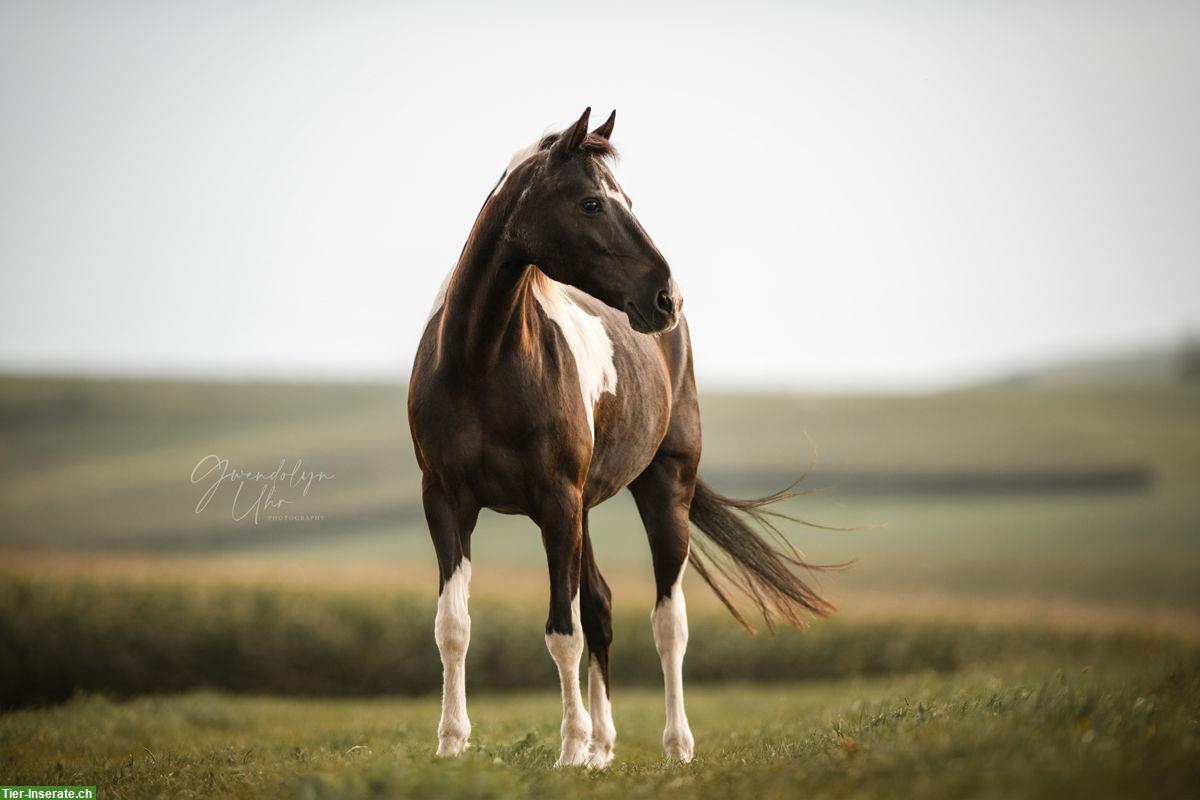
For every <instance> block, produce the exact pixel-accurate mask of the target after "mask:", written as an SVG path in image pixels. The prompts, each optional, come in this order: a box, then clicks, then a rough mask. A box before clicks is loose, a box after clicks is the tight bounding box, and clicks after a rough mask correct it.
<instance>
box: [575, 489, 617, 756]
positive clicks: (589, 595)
mask: <svg viewBox="0 0 1200 800" xmlns="http://www.w3.org/2000/svg"><path fill="white" fill-rule="evenodd" d="M579 615H580V619H581V621H582V623H583V635H584V638H586V639H587V646H588V713H589V714H591V717H592V740H591V743H590V744H589V745H588V761H587V764H588V766H589V767H595V768H603V767H607V766H608V765H609V763H610V762H611V761H612V758H613V745H614V744H615V743H616V740H617V729H616V727H615V726H614V725H613V719H612V703H611V701H610V698H609V680H608V648H609V645H611V644H612V592H610V591H609V588H608V584H607V583H605V582H604V577H603V576H602V575H601V574H600V568H599V566H597V564H596V556H595V554H594V553H593V552H592V540H591V536H590V535H589V533H588V518H587V512H586V511H585V512H584V514H583V563H582V567H581V570H580V578H579Z"/></svg>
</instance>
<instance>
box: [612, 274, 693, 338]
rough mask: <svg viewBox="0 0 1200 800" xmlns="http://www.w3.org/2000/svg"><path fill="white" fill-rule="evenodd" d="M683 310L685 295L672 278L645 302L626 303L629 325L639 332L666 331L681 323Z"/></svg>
mask: <svg viewBox="0 0 1200 800" xmlns="http://www.w3.org/2000/svg"><path fill="white" fill-rule="evenodd" d="M682 311H683V296H682V295H681V294H680V293H679V287H678V286H677V285H676V283H675V281H674V280H673V279H672V280H671V282H670V283H668V284H667V286H666V287H665V288H663V289H659V290H658V291H656V292H654V293H653V295H652V296H651V297H650V298H647V299H646V300H645V301H643V302H640V303H638V302H633V301H630V302H629V303H626V304H625V314H626V316H628V317H629V325H630V327H632V328H633V329H634V330H635V331H637V332H638V333H664V332H666V331H669V330H672V329H673V328H674V327H675V326H676V325H678V324H679V317H680V314H681V313H682Z"/></svg>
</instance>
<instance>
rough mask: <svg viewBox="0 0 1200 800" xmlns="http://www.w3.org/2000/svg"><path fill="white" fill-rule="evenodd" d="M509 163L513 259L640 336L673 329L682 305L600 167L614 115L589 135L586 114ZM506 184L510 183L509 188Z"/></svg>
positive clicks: (625, 200) (508, 235)
mask: <svg viewBox="0 0 1200 800" xmlns="http://www.w3.org/2000/svg"><path fill="white" fill-rule="evenodd" d="M590 112H591V109H590V108H589V109H587V110H586V111H584V112H583V116H581V117H580V118H579V120H578V121H577V122H576V123H575V124H574V125H572V126H571V127H569V128H567V129H566V130H565V131H563V132H562V133H560V134H551V135H549V136H546V137H544V138H543V139H542V140H541V141H540V142H539V143H538V145H537V147H536V149H535V150H534V152H533V153H532V154H531V155H528V156H527V157H525V158H524V159H523V160H520V158H521V156H522V155H524V154H519V155H518V157H517V158H515V159H514V161H515V162H517V163H516V164H515V165H514V166H512V167H510V170H509V172H510V173H511V174H509V173H506V175H505V177H504V178H503V179H501V184H500V186H499V187H498V188H497V192H499V191H500V190H501V189H503V190H504V191H506V192H513V193H516V194H517V195H518V197H517V199H516V201H515V205H514V207H513V211H512V213H511V214H510V216H509V217H508V222H507V225H506V227H505V239H506V242H507V244H508V245H509V246H510V247H511V248H513V251H514V253H515V254H516V257H517V258H518V259H519V260H521V261H524V263H528V264H534V265H536V266H537V267H538V268H539V269H540V270H541V271H542V272H544V273H545V274H546V275H548V276H549V277H550V278H552V279H554V280H556V281H559V282H560V283H566V284H570V285H571V286H574V287H576V288H578V289H580V290H582V291H584V292H587V293H588V294H590V295H591V296H592V297H595V298H596V299H598V300H600V301H601V302H603V303H606V304H608V305H610V306H612V307H613V308H615V309H617V310H619V311H623V312H625V314H626V315H627V316H628V317H629V324H630V325H631V326H632V327H633V329H634V330H636V331H640V332H642V333H657V332H660V331H666V330H670V329H671V328H673V327H675V325H676V324H677V323H678V322H679V313H680V308H681V307H682V305H683V300H682V298H681V297H680V294H679V288H678V287H677V286H676V284H675V281H674V280H673V279H672V278H671V268H670V266H668V264H667V260H666V259H665V258H663V255H662V253H660V252H659V251H658V248H657V247H655V246H654V242H652V241H651V240H650V236H649V234H647V233H646V231H645V230H644V229H643V228H642V226H641V224H640V223H639V222H638V220H637V217H635V216H634V215H633V206H632V203H631V202H630V201H629V197H628V195H626V194H625V193H624V192H623V191H622V190H621V187H620V186H618V185H617V182H616V180H615V179H614V178H613V176H612V173H611V172H610V171H609V169H608V167H607V165H606V164H605V158H607V157H610V156H613V155H614V154H615V150H614V149H613V147H612V145H611V144H609V137H610V136H611V135H612V129H613V123H614V121H615V120H616V114H617V112H615V111H614V112H613V113H612V115H611V116H610V117H609V118H608V120H607V121H606V122H605V123H604V124H603V125H601V126H600V127H599V128H597V129H596V130H594V131H592V132H591V133H588V129H587V126H588V115H589V113H590ZM505 184H508V185H507V186H506V185H505Z"/></svg>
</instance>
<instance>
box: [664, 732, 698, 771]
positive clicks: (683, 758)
mask: <svg viewBox="0 0 1200 800" xmlns="http://www.w3.org/2000/svg"><path fill="white" fill-rule="evenodd" d="M693 748H694V744H693V742H692V737H691V734H687V735H684V736H671V737H663V751H664V752H665V753H666V755H667V760H668V761H676V762H678V763H680V764H687V763H689V762H691V760H692V750H693Z"/></svg>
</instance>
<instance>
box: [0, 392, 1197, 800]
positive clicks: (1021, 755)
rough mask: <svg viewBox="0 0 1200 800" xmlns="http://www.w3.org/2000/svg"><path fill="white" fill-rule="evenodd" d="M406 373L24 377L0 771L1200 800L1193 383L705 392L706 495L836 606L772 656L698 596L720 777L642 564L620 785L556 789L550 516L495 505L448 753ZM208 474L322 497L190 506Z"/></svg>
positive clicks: (2, 609) (30, 780)
mask: <svg viewBox="0 0 1200 800" xmlns="http://www.w3.org/2000/svg"><path fill="white" fill-rule="evenodd" d="M403 395H404V393H403V388H402V387H398V386H302V385H296V386H285V385H277V386H241V385H219V384H211V385H196V384H183V383H178V384H176V383H152V382H122V381H117V382H93V381H76V380H50V379H5V380H0V707H2V708H4V709H6V710H4V711H3V712H0V783H8V784H37V783H41V784H74V783H82V784H96V785H98V786H99V787H101V791H102V795H101V796H102V797H123V798H141V797H154V796H164V797H165V796H172V797H211V796H212V795H213V794H214V793H220V794H222V795H226V796H231V797H264V796H267V797H275V796H281V797H282V796H289V797H290V796H301V797H304V796H307V797H427V796H438V797H442V796H444V797H510V796H515V797H520V796H529V797H555V796H576V795H578V796H602V797H615V796H621V797H660V796H679V797H701V796H706V795H713V794H714V793H718V792H721V793H725V794H731V793H736V794H737V795H739V796H741V795H744V796H747V797H794V796H813V797H889V798H891V797H918V796H919V797H968V796H969V797H1063V796H1068V797H1075V796H1086V797H1133V796H1150V797H1182V796H1195V795H1196V793H1197V791H1200V771H1198V769H1197V766H1196V765H1197V764H1198V763H1200V691H1198V689H1200V530H1198V524H1200V523H1197V520H1200V492H1198V490H1197V487H1198V486H1200V387H1198V386H1197V385H1196V384H1182V383H1173V382H1171V381H1169V380H1166V379H1165V378H1161V376H1160V378H1156V379H1155V380H1154V381H1150V382H1145V381H1142V382H1128V381H1120V382H1113V383H1108V384H1102V385H1097V384H1095V383H1086V382H1084V383H1080V382H1079V381H1077V380H1068V381H1057V380H1052V379H1046V380H1041V379H1037V380H1032V379H1030V380H1026V381H1025V382H1024V383H1020V384H1012V385H1003V386H992V387H981V388H978V389H972V390H964V391H958V392H950V393H946V394H939V395H931V396H919V397H918V396H911V397H788V396H734V395H710V396H706V397H705V398H704V400H703V408H704V414H705V417H704V423H705V457H704V463H703V465H702V472H704V474H706V475H708V476H710V478H711V479H712V480H713V481H714V482H716V483H717V484H718V485H719V486H721V487H722V488H725V489H726V490H728V491H730V492H732V493H737V494H741V495H746V494H749V493H752V492H761V491H765V490H770V489H774V488H778V486H779V485H780V484H782V483H786V482H787V481H788V480H790V479H791V478H792V477H794V476H795V475H797V474H799V473H800V472H802V471H803V470H804V469H805V467H806V466H807V465H808V464H809V463H810V461H811V462H813V463H814V468H813V470H812V473H811V475H810V476H809V478H808V479H807V480H806V482H805V484H804V486H806V487H808V488H810V489H813V490H815V493H814V494H813V495H811V496H808V497H803V498H800V499H798V500H797V501H795V502H794V503H792V504H791V505H790V506H789V507H788V509H787V510H788V511H790V512H793V513H795V514H798V515H800V516H802V517H805V518H808V519H812V520H814V521H817V522H821V523H827V524H834V525H845V526H863V525H870V524H871V523H884V524H883V525H882V526H880V527H868V528H866V529H864V530H859V531H856V532H852V533H831V532H824V531H816V530H812V529H804V528H800V527H793V528H790V529H789V533H791V534H792V538H793V540H794V541H796V542H798V543H799V544H800V545H801V546H802V547H803V548H804V550H805V551H806V552H807V554H808V555H809V556H810V557H811V558H812V559H813V560H817V561H827V562H835V561H841V560H845V559H847V558H855V559H857V564H856V566H855V567H854V568H853V569H852V570H850V571H848V572H845V573H838V574H831V575H828V576H826V577H825V578H824V579H823V585H824V587H825V589H826V590H827V592H828V593H829V594H830V595H832V596H833V597H834V598H835V599H836V600H837V601H838V602H839V604H840V606H841V608H842V611H841V612H840V613H839V614H838V615H837V616H836V617H834V618H833V619H832V620H828V621H818V622H817V623H815V624H814V626H813V627H812V628H811V629H810V630H808V631H804V632H798V631H792V630H787V631H782V632H780V633H779V634H778V635H777V636H774V637H772V636H768V635H765V634H764V635H760V636H759V637H757V638H750V637H747V636H746V635H745V634H744V633H743V632H741V630H740V629H739V628H738V627H737V626H736V624H735V623H734V622H733V621H732V620H731V619H730V618H728V616H727V615H725V614H724V612H723V611H722V610H721V609H720V608H719V606H718V604H717V603H716V601H715V600H714V599H713V598H712V597H711V595H710V594H709V593H708V592H707V590H706V589H705V588H704V587H703V585H702V584H700V583H699V582H697V581H695V580H694V579H693V578H690V577H689V579H688V582H687V583H686V587H687V591H688V605H689V609H690V612H691V621H692V626H691V627H692V641H691V645H690V647H689V655H688V659H687V661H686V664H685V676H686V679H687V683H688V687H689V694H688V698H689V712H690V716H691V720H692V727H693V730H694V732H695V734H696V738H697V743H698V749H697V759H696V762H695V763H693V764H692V765H690V766H687V767H678V766H670V765H666V764H663V763H662V761H661V759H660V753H661V749H660V746H659V737H660V735H661V729H662V698H661V689H660V688H659V680H660V677H659V674H658V666H657V660H656V656H655V653H654V649H653V643H652V641H651V638H650V633H649V625H648V620H647V617H648V611H649V607H650V603H651V601H652V596H651V593H652V590H651V581H650V572H649V565H648V555H647V551H646V547H645V543H644V540H643V534H642V532H641V528H640V526H639V524H638V522H637V519H636V514H635V513H634V510H633V508H632V503H631V502H629V501H628V500H627V499H625V498H615V499H614V500H613V501H611V502H610V503H608V504H606V505H604V506H602V507H600V508H599V509H596V510H595V511H594V512H593V515H592V520H591V529H592V531H593V536H594V539H595V546H596V550H597V554H598V559H599V563H600V565H601V567H602V568H603V569H604V571H605V575H606V577H607V579H608V581H609V583H610V584H612V586H613V589H614V595H615V599H614V602H615V612H616V613H615V620H614V627H615V631H616V641H615V645H614V648H615V649H614V656H613V658H614V706H615V714H616V723H617V728H618V749H617V761H616V762H615V764H614V766H613V767H612V768H611V769H610V770H609V771H608V772H607V773H605V774H603V775H598V774H591V773H586V772H576V771H573V770H568V771H565V772H564V771H558V770H554V769H552V768H551V766H550V765H551V764H552V762H553V760H554V757H555V755H556V751H557V746H558V743H557V728H558V723H559V714H560V708H559V701H558V695H557V691H556V687H555V681H556V677H555V672H554V668H553V664H552V662H551V661H550V659H549V657H548V656H547V655H546V652H545V647H544V644H543V642H542V635H541V631H542V625H543V623H544V617H545V597H546V576H545V568H544V556H543V554H542V552H541V545H540V542H539V540H538V537H537V533H536V531H535V530H534V529H533V528H532V526H531V525H530V523H528V521H525V520H522V519H520V518H514V517H502V516H499V515H494V514H485V515H484V516H483V517H482V518H481V522H480V526H479V529H478V531H477V534H476V536H475V540H474V548H473V550H474V552H473V562H474V564H475V571H474V574H475V578H474V584H473V587H472V616H473V618H474V625H473V639H472V647H471V651H470V654H469V658H468V686H469V702H470V705H471V712H472V719H473V722H474V723H475V734H474V739H473V740H474V745H475V746H474V748H473V749H472V750H471V751H470V753H469V754H468V755H467V757H465V758H464V759H462V760H460V761H457V762H453V763H445V762H439V761H435V760H434V759H433V758H432V756H431V753H432V750H433V744H434V736H433V733H434V726H435V725H436V721H437V702H436V691H437V686H438V682H439V679H440V672H439V665H438V661H437V651H436V648H435V647H434V645H433V642H432V633H431V627H432V618H433V609H434V604H435V590H436V584H435V570H434V562H433V556H432V553H431V551H430V547H429V544H428V539H427V535H426V533H425V531H424V528H423V523H422V521H421V517H420V511H419V507H418V505H417V494H416V490H417V480H416V475H415V466H414V464H413V463H412V456H411V450H410V445H409V443H408V440H407V431H406V430H405V427H404V416H403ZM208 453H217V454H220V455H222V456H226V457H228V458H229V459H230V461H231V463H233V464H236V465H237V466H241V467H245V468H249V469H254V470H260V469H261V470H264V471H269V470H271V469H273V468H274V467H275V466H276V465H277V464H278V463H279V461H280V459H286V460H287V461H288V462H289V463H291V462H294V460H295V459H303V461H304V464H305V465H306V467H307V468H310V469H314V470H323V471H327V472H329V473H332V474H334V476H335V477H334V478H333V479H331V480H329V481H326V482H322V483H319V484H317V485H315V486H314V487H313V488H312V491H311V492H310V493H309V494H308V495H307V496H305V495H303V494H300V493H292V494H291V495H289V496H290V498H291V499H292V500H294V501H295V502H294V507H293V508H290V509H289V511H293V512H297V513H299V514H300V515H311V518H304V519H278V520H274V519H266V518H263V519H261V520H260V521H259V522H258V523H257V524H255V523H254V522H253V520H241V521H237V520H235V519H234V518H233V515H232V513H231V511H232V510H234V509H236V504H235V501H234V500H233V497H232V495H231V493H228V492H225V493H220V494H218V497H217V500H215V501H214V502H213V504H211V505H210V506H209V507H207V508H205V509H204V510H203V511H202V512H201V513H196V511H195V507H196V504H197V497H198V486H197V485H196V484H194V483H192V482H191V481H190V480H189V473H190V472H191V470H192V468H193V466H194V465H195V464H196V462H197V460H198V459H200V458H202V457H203V456H204V455H206V454H208Z"/></svg>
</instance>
